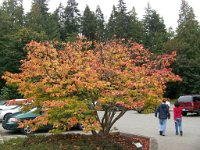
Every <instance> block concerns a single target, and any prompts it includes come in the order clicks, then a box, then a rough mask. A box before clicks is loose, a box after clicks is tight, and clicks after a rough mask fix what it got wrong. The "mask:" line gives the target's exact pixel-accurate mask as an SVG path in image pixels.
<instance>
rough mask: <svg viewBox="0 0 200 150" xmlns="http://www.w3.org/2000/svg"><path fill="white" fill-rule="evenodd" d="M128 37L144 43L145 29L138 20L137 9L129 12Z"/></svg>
mask: <svg viewBox="0 0 200 150" xmlns="http://www.w3.org/2000/svg"><path fill="white" fill-rule="evenodd" d="M128 17H129V19H128V21H129V23H128V29H129V31H128V37H130V38H131V39H132V40H134V41H136V42H138V43H143V40H144V27H143V23H142V22H141V21H139V19H138V18H137V13H136V11H135V8H134V7H133V8H132V10H131V11H130V12H128Z"/></svg>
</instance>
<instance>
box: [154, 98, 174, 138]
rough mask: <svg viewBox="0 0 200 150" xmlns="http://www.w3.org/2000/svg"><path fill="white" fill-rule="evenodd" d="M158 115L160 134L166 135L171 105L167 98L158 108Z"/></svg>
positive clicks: (156, 113) (156, 114)
mask: <svg viewBox="0 0 200 150" xmlns="http://www.w3.org/2000/svg"><path fill="white" fill-rule="evenodd" d="M157 116H158V118H159V125H160V135H162V136H165V131H166V125H167V119H170V112H169V106H168V105H167V104H166V101H165V100H163V102H162V104H161V105H160V106H158V108H157V109H156V112H155V117H157Z"/></svg>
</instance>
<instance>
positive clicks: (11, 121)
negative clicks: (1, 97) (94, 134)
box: [2, 107, 83, 134]
mask: <svg viewBox="0 0 200 150" xmlns="http://www.w3.org/2000/svg"><path fill="white" fill-rule="evenodd" d="M40 109H41V108H38V107H35V108H32V109H31V110H30V111H28V112H25V113H23V112H18V113H14V114H11V115H9V116H8V117H6V118H5V120H3V122H2V127H3V128H4V129H5V130H12V131H17V130H20V131H21V132H22V133H23V134H30V133H32V130H31V128H30V126H26V127H24V128H18V122H19V121H23V120H31V119H34V118H36V117H38V116H41V115H43V114H44V112H40ZM36 112H37V113H36ZM50 129H52V125H46V126H44V127H42V128H40V129H39V130H50ZM72 129H78V130H82V129H83V126H82V125H81V124H76V125H75V126H74V127H73V128H72Z"/></svg>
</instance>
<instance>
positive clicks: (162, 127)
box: [159, 119, 167, 135]
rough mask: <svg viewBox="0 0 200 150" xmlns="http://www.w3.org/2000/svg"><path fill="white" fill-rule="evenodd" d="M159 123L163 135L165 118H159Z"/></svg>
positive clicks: (165, 123)
mask: <svg viewBox="0 0 200 150" xmlns="http://www.w3.org/2000/svg"><path fill="white" fill-rule="evenodd" d="M159 124H160V131H162V134H163V135H165V130H166V125H167V119H159Z"/></svg>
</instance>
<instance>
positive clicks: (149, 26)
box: [143, 3, 168, 53]
mask: <svg viewBox="0 0 200 150" xmlns="http://www.w3.org/2000/svg"><path fill="white" fill-rule="evenodd" d="M143 23H144V28H145V39H144V45H145V47H146V48H150V50H151V51H152V52H156V53H162V49H163V44H164V42H166V41H167V40H168V36H167V35H168V34H167V30H166V27H165V24H164V20H163V18H161V17H160V15H159V14H158V13H157V12H156V11H155V10H153V9H152V8H151V7H150V5H149V3H148V6H147V8H146V12H145V15H144V19H143Z"/></svg>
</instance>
